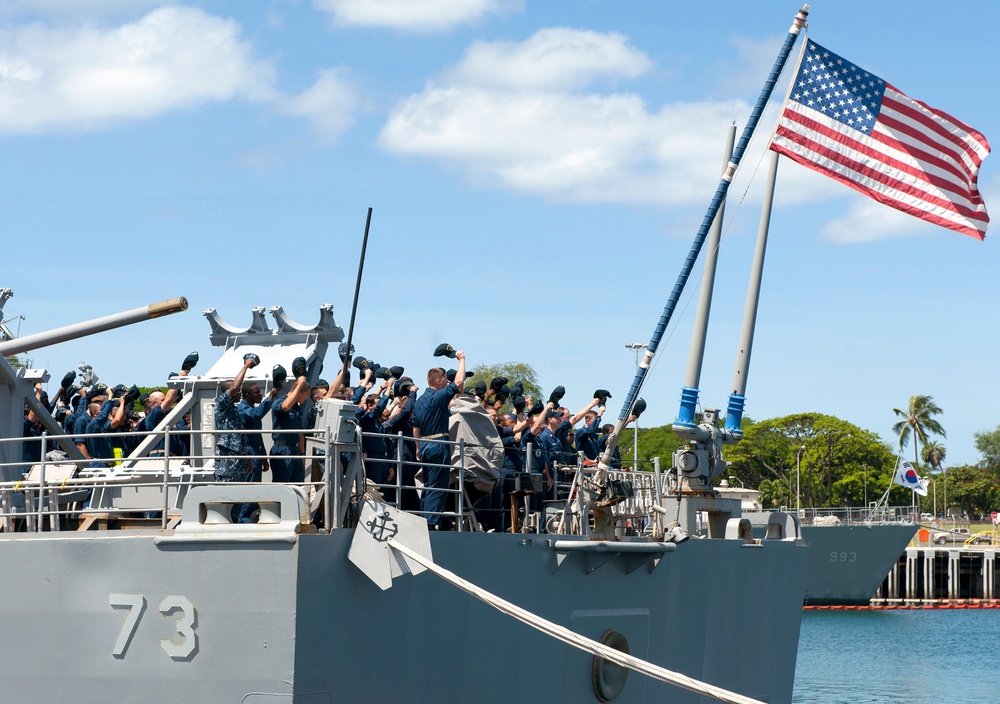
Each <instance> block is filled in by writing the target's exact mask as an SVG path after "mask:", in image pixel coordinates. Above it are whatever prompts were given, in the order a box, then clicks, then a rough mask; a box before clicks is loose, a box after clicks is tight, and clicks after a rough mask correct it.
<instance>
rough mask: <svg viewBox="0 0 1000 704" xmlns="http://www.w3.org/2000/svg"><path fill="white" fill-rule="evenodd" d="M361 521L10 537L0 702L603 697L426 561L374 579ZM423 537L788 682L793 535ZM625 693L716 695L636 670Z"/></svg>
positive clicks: (581, 622) (697, 655) (726, 666)
mask: <svg viewBox="0 0 1000 704" xmlns="http://www.w3.org/2000/svg"><path fill="white" fill-rule="evenodd" d="M351 536H352V533H351V532H350V531H344V530H342V531H337V532H335V533H334V534H333V535H323V534H319V535H302V536H298V537H297V538H296V537H291V536H286V539H285V540H281V539H278V540H275V539H274V536H270V538H269V539H268V540H266V541H264V539H262V540H261V541H256V540H254V539H250V540H246V539H245V537H244V539H243V540H242V541H237V540H225V539H222V540H220V539H215V540H213V541H202V540H178V539H177V537H176V536H172V535H164V536H161V537H153V536H151V535H149V534H128V533H121V534H115V533H96V534H94V533H92V534H89V535H87V534H73V535H69V534H62V535H61V536H56V535H52V534H48V535H41V536H27V537H18V536H16V535H15V536H4V537H3V538H2V539H0V561H2V564H3V565H4V566H5V575H4V578H3V580H2V583H0V597H2V603H3V605H4V606H3V611H4V612H3V615H2V618H3V623H4V625H5V628H4V630H5V637H4V638H3V639H0V655H2V658H3V662H6V663H8V668H6V669H7V672H6V673H5V676H4V678H3V681H2V682H0V691H2V692H3V700H5V701H20V702H52V701H74V702H81V703H82V702H108V701H115V702H122V703H126V702H136V703H139V702H142V703H143V704H145V703H146V702H192V701H210V702H213V703H219V704H221V703H224V702H233V703H234V704H235V703H237V702H245V703H246V704H265V703H267V702H274V703H277V702H285V703H287V702H296V703H300V704H301V703H306V702H308V703H309V704H315V703H319V702H359V701H398V702H403V701H406V702H435V703H437V702H443V701H456V702H457V701H477V702H498V703H499V702H503V703H504V704H509V702H513V701H516V702H555V701H562V702H575V703H580V702H587V701H597V698H596V697H595V695H594V693H593V683H592V680H593V673H592V663H593V658H592V657H591V656H590V655H587V654H584V653H582V652H580V651H577V650H575V649H572V648H570V647H569V646H567V645H565V644H563V643H561V642H557V641H555V640H553V639H551V638H549V637H547V636H544V635H541V634H540V633H538V632H537V631H535V630H533V629H531V628H529V627H528V626H526V625H524V624H522V623H520V622H518V621H515V620H513V619H511V618H510V617H508V616H505V615H503V614H500V613H499V612H498V611H495V610H494V609H492V608H490V607H488V606H486V605H485V604H483V603H482V602H480V601H478V600H476V599H474V598H472V597H471V596H469V595H467V594H465V593H464V592H461V591H459V590H458V589H456V588H455V587H453V586H451V585H449V584H447V583H445V582H443V581H442V580H441V579H440V578H438V577H436V576H434V575H433V574H431V573H423V574H420V575H416V576H413V575H404V576H402V577H400V578H397V579H396V580H395V582H394V584H393V587H392V588H391V589H389V590H388V591H382V590H380V589H379V588H378V587H377V586H376V585H375V584H374V583H372V582H371V581H369V580H368V578H367V577H365V576H364V575H363V574H362V573H361V572H360V571H359V570H358V569H357V568H355V567H354V566H353V565H352V564H351V563H350V562H349V561H348V560H347V551H348V548H349V545H350V539H351ZM432 549H433V552H434V559H435V561H436V562H437V563H438V564H440V565H442V566H444V567H446V568H448V569H450V570H452V571H454V572H456V573H458V574H459V575H461V576H462V577H464V578H466V579H468V580H469V581H471V582H473V583H475V584H477V585H479V586H481V587H483V588H485V589H487V590H489V591H491V592H494V593H496V594H498V595H500V596H502V597H503V598H505V599H508V600H510V601H512V602H514V603H516V604H518V605H520V606H522V607H524V608H527V609H529V610H531V611H533V612H535V613H537V614H539V615H540V616H542V617H544V618H547V619H550V620H552V621H555V622H556V623H559V624H561V625H563V626H566V627H568V628H571V629H572V630H574V631H577V632H579V633H582V634H584V635H586V636H589V637H591V638H594V639H600V638H601V636H602V635H603V634H604V633H606V632H607V631H609V630H616V631H619V632H620V633H621V634H623V635H624V636H625V638H626V639H627V641H628V647H629V650H630V652H631V653H632V654H633V655H636V656H639V657H641V658H644V659H647V660H650V661H652V662H654V663H657V664H659V665H662V666H664V667H667V668H670V669H673V670H676V671H680V672H683V673H684V674H687V675H689V676H692V677H695V678H698V679H702V680H705V681H707V682H710V683H712V684H715V685H718V686H721V687H726V688H732V689H735V690H737V691H740V692H741V693H743V694H746V695H749V696H752V697H756V698H759V699H762V700H766V701H768V702H771V703H772V704H780V703H781V702H789V701H790V700H791V692H792V682H793V678H794V671H793V668H790V667H789V663H794V661H795V651H796V648H797V644H798V632H799V619H800V616H801V608H800V605H801V603H802V594H803V588H804V582H803V576H802V575H804V573H805V564H804V563H805V561H806V559H807V550H806V549H804V548H803V547H802V546H801V545H796V544H795V543H794V542H789V541H769V542H765V544H763V545H757V546H752V545H743V544H742V543H740V542H739V541H722V540H690V541H688V542H686V543H684V544H681V545H679V546H678V547H677V549H676V550H675V551H673V552H668V553H666V554H664V555H662V557H661V558H660V559H659V561H658V562H657V563H655V564H654V563H653V562H645V563H642V562H641V558H639V557H637V556H635V555H631V556H628V557H626V556H625V555H623V554H617V553H616V554H612V555H611V556H610V557H606V556H604V555H595V554H587V553H579V552H572V553H568V554H566V555H565V559H563V560H561V561H559V560H556V554H555V553H554V552H553V549H552V547H551V546H550V545H549V544H548V541H547V540H546V536H537V535H536V536H519V535H486V534H468V533H466V534H457V533H452V534H440V535H434V536H433V539H432ZM605 560H606V561H605ZM734 593H736V594H738V596H734ZM615 701H617V702H662V701H671V702H675V703H679V704H683V703H694V702H704V701H706V700H705V699H703V698H701V697H699V696H697V695H695V694H692V693H689V692H685V691H683V690H679V689H677V688H674V687H672V686H670V685H666V684H663V683H660V682H658V681H655V680H652V679H649V678H646V677H644V676H641V675H639V674H638V673H634V672H633V673H630V674H629V676H628V679H627V681H626V684H625V687H624V690H623V691H622V693H621V696H620V697H619V698H618V699H616V700H615Z"/></svg>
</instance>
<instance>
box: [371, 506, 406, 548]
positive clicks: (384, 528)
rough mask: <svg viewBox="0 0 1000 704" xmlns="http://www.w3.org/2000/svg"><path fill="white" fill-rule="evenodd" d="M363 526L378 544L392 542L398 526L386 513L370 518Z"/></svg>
mask: <svg viewBox="0 0 1000 704" xmlns="http://www.w3.org/2000/svg"><path fill="white" fill-rule="evenodd" d="M365 525H366V526H368V528H369V530H370V531H371V534H372V537H373V538H375V540H377V541H378V542H380V543H386V542H388V541H390V540H392V539H393V538H395V537H396V534H397V533H398V532H399V525H398V524H397V523H396V521H394V520H392V518H390V516H389V512H388V511H383V512H382V513H380V514H376V515H375V516H372V517H371V519H370V520H368V521H367V522H366V523H365Z"/></svg>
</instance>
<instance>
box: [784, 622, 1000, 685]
mask: <svg viewBox="0 0 1000 704" xmlns="http://www.w3.org/2000/svg"><path fill="white" fill-rule="evenodd" d="M998 651H1000V609H982V610H980V609H974V610H969V609H964V610H927V611H924V610H919V611H806V612H805V613H803V614H802V630H801V634H800V636H799V659H798V666H797V667H796V670H795V690H794V694H793V696H792V702H793V704H896V703H899V704H904V703H905V704H987V703H993V702H1000V667H998V666H997V663H996V658H997V653H998Z"/></svg>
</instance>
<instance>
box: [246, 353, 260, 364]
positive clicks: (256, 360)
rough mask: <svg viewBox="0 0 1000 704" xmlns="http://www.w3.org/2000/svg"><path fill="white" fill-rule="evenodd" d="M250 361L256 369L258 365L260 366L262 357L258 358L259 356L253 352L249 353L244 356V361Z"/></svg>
mask: <svg viewBox="0 0 1000 704" xmlns="http://www.w3.org/2000/svg"><path fill="white" fill-rule="evenodd" d="M248 359H251V360H253V365H254V366H255V367H256V366H257V365H258V364H260V357H258V356H257V355H256V354H254V353H253V352H247V353H246V354H245V355H243V361H244V362H245V361H247V360H248Z"/></svg>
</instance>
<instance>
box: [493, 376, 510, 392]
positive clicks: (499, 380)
mask: <svg viewBox="0 0 1000 704" xmlns="http://www.w3.org/2000/svg"><path fill="white" fill-rule="evenodd" d="M506 383H507V377H505V376H495V377H493V380H492V381H491V382H490V388H491V389H493V391H500V389H501V388H502V387H503V385H504V384H506Z"/></svg>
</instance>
